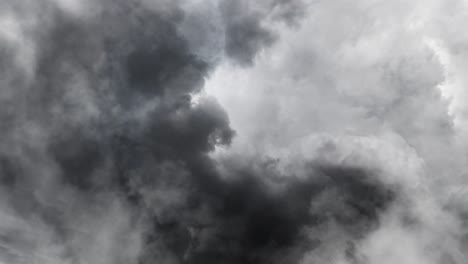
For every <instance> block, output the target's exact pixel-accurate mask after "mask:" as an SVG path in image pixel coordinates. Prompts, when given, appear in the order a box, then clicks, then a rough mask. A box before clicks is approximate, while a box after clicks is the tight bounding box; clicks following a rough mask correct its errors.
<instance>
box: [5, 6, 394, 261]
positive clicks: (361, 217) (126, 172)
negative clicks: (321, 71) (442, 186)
mask: <svg viewBox="0 0 468 264" xmlns="http://www.w3.org/2000/svg"><path fill="white" fill-rule="evenodd" d="M242 3H243V2H242V1H239V2H228V1H223V2H222V3H221V4H220V6H219V7H220V14H221V15H222V16H223V22H224V24H223V26H224V27H225V31H224V32H225V39H226V43H225V53H226V54H227V55H228V56H229V57H230V58H231V59H234V60H236V61H238V62H239V63H241V64H243V65H247V64H250V63H252V61H253V58H254V57H255V55H256V54H257V53H258V52H259V51H260V50H261V49H262V48H263V47H266V46H268V45H270V44H272V42H273V41H274V40H275V36H274V34H273V33H272V32H271V31H269V30H268V29H267V28H266V27H264V26H263V25H262V20H263V19H267V16H268V15H269V14H272V12H273V11H275V12H277V11H278V9H284V12H279V14H276V13H275V16H274V17H275V19H279V18H280V19H284V20H287V21H292V20H293V17H296V16H299V15H298V14H296V11H294V10H296V9H294V8H292V7H291V6H294V5H291V6H290V5H287V4H286V2H284V1H274V2H272V3H269V4H268V5H266V7H263V8H264V9H265V10H263V11H262V12H263V13H262V12H260V13H259V14H258V15H257V13H256V11H252V10H250V9H248V8H246V7H244V5H243V4H242ZM101 4H102V6H100V8H101V9H102V12H101V13H99V15H97V16H95V17H94V16H91V18H89V17H87V18H86V19H85V18H82V17H80V16H72V15H70V14H68V13H67V12H65V11H64V10H62V9H60V8H57V7H56V6H55V5H54V4H52V2H50V3H49V4H44V6H41V8H40V9H39V10H38V11H37V12H38V20H39V21H41V22H43V24H42V25H37V28H36V30H35V32H34V33H35V35H34V38H35V42H34V44H35V45H36V53H37V57H36V66H35V67H34V69H35V71H34V73H33V74H32V77H31V78H32V81H31V82H30V83H28V84H24V87H22V89H18V88H17V87H13V86H11V87H6V88H5V89H6V90H8V91H10V92H11V93H13V94H14V93H18V96H17V97H11V98H12V99H10V103H12V104H17V105H18V106H17V109H14V110H13V111H12V112H11V113H9V114H8V115H5V116H8V118H6V117H5V120H2V121H7V119H8V120H16V122H11V121H10V123H12V125H14V126H16V127H14V128H12V129H11V131H12V132H9V133H7V132H5V133H4V134H3V135H2V137H1V144H2V146H5V148H6V146H10V147H11V146H13V147H12V150H11V151H12V152H11V153H9V152H8V149H5V150H4V151H2V156H1V158H0V173H1V175H0V176H1V177H0V181H1V184H2V191H3V192H4V195H5V196H6V197H8V198H9V200H7V201H8V203H7V205H8V207H9V208H10V207H11V210H12V211H13V212H15V213H14V215H15V217H18V218H20V219H23V218H24V219H27V220H25V221H26V222H27V223H35V222H28V221H33V220H30V219H35V220H34V221H37V222H39V223H40V228H38V229H40V230H41V232H44V233H47V234H48V236H47V238H43V237H40V238H42V239H43V240H47V241H48V242H38V241H37V240H36V239H32V238H31V237H30V236H29V235H26V236H25V238H24V240H25V241H28V240H31V241H30V242H29V243H32V245H33V246H31V247H32V248H30V247H29V246H28V245H17V242H15V241H11V240H10V239H12V237H13V236H16V235H15V234H14V233H13V234H10V233H3V232H4V231H5V230H6V229H12V230H15V231H17V232H22V231H24V230H21V229H24V226H23V227H21V226H20V227H18V226H15V227H8V226H6V227H4V226H0V228H1V229H0V234H1V235H2V240H1V244H10V246H11V247H18V248H19V251H20V252H22V254H29V253H30V252H36V251H39V249H41V247H40V246H36V244H38V245H44V247H48V246H50V245H49V244H52V245H56V244H60V245H62V247H63V248H61V250H59V251H60V253H59V254H56V255H55V257H57V258H59V259H60V260H61V261H62V260H63V261H65V260H66V261H69V262H70V263H85V262H88V261H89V260H96V259H99V257H101V258H102V259H103V260H100V261H101V262H100V263H128V261H132V263H154V262H161V263H194V264H195V263H294V262H297V261H299V259H300V258H301V257H302V255H303V254H305V253H306V252H309V251H313V250H314V249H315V248H318V247H321V246H322V245H323V244H324V243H325V242H324V241H322V239H323V238H322V235H319V233H321V232H322V233H323V232H325V233H326V230H327V223H331V222H333V223H336V224H337V225H339V226H341V228H342V229H343V234H344V235H345V236H346V237H347V238H348V239H349V240H350V243H351V244H352V243H353V242H354V241H356V240H358V239H360V238H361V237H362V236H363V235H364V234H367V233H368V232H370V231H371V230H373V229H374V228H375V227H376V226H378V224H379V213H380V212H381V211H384V210H386V209H387V208H388V206H389V205H390V204H391V203H392V202H393V201H394V199H395V197H396V195H397V193H396V192H395V190H394V189H393V188H390V187H388V186H387V185H384V184H383V183H382V182H378V181H377V180H376V179H377V178H378V177H375V176H374V175H373V174H374V173H375V172H373V171H368V170H366V169H365V168H354V167H346V166H341V165H339V164H338V165H320V164H319V165H320V166H318V165H317V164H314V165H311V166H309V167H307V171H308V175H307V177H305V178H304V177H299V176H298V175H295V174H291V175H282V174H281V173H279V172H278V170H277V169H276V167H275V165H274V164H273V165H272V166H271V168H270V167H269V168H263V167H262V166H260V167H261V169H260V170H256V169H255V168H253V167H250V166H245V167H243V166H235V165H233V164H236V162H232V164H228V165H226V164H224V165H226V166H227V168H229V173H226V172H222V171H220V170H219V166H218V165H220V164H219V163H218V161H215V160H214V159H213V158H212V157H211V156H210V153H212V152H213V151H214V150H215V149H216V147H223V146H228V145H229V144H230V143H231V141H232V139H233V137H234V135H235V132H234V131H233V130H232V129H231V127H230V125H229V119H228V116H227V114H226V113H225V112H224V110H223V108H222V107H221V106H220V105H219V104H218V103H217V102H216V101H215V100H214V99H212V98H201V99H199V100H194V98H193V94H194V93H196V92H198V91H200V89H201V87H202V86H203V82H204V78H206V77H207V76H208V75H209V74H210V71H211V70H212V69H213V68H214V67H215V66H216V65H215V64H214V63H213V62H208V61H205V60H204V59H203V58H201V57H200V56H198V55H197V54H195V53H194V52H193V50H192V49H191V47H190V46H189V41H188V40H187V39H186V38H185V36H184V35H183V34H182V33H181V32H180V30H179V29H178V26H179V25H180V23H182V21H183V18H184V15H185V14H184V10H183V9H182V8H181V7H180V8H179V7H175V8H173V9H165V8H160V9H158V8H155V9H154V8H149V7H148V6H146V5H145V3H144V2H141V3H140V2H136V1H128V2H126V1H116V2H115V3H113V4H110V3H107V2H102V3H101ZM44 16H46V17H47V18H43V17H44ZM42 20H43V21H42ZM11 63H13V62H11ZM5 74H15V73H10V72H6V73H5ZM17 74H19V75H20V74H21V73H17ZM23 92H24V93H23ZM2 112H3V111H2ZM2 119H3V115H2ZM30 129H32V130H30ZM18 138H19V139H18ZM13 151H16V152H18V153H20V154H22V155H19V154H13ZM25 153H27V154H25ZM17 156H20V158H19V157H17ZM252 162H253V163H261V162H260V161H259V160H258V161H257V160H253V161H252ZM225 174H229V175H225ZM114 200H118V201H119V204H121V205H120V206H121V207H122V208H124V209H122V208H121V207H118V206H115V205H114V202H113V201H114ZM70 204H71V205H70ZM69 207H70V208H72V209H73V210H72V211H69V210H68V209H70V208H69ZM81 217H82V218H81ZM78 218H80V219H79V220H78ZM94 221H96V222H94ZM101 221H102V222H104V224H102V225H101V224H100V223H101ZM18 229H19V231H18ZM97 229H103V230H105V231H102V232H106V233H100V235H102V236H104V237H105V239H107V240H106V241H110V242H108V244H106V243H104V242H102V243H101V244H98V246H97V247H98V250H102V252H101V251H99V254H98V257H95V255H94V254H95V253H93V252H94V251H93V249H88V247H89V245H87V243H86V242H88V243H91V242H90V241H93V240H95V239H98V235H97V234H93V230H94V232H100V231H99V230H97ZM128 229H131V230H138V232H141V233H139V235H140V236H141V239H142V242H141V247H139V248H138V250H135V251H137V252H138V253H135V255H132V254H129V253H128V254H127V253H126V251H125V249H127V248H129V247H130V245H131V244H132V241H133V240H131V235H132V234H133V233H132V232H131V231H129V230H128ZM306 229H313V230H321V231H320V232H317V234H318V235H317V236H316V237H310V235H309V234H308V233H307V232H306ZM90 230H91V231H90ZM24 232H26V231H24ZM41 234H42V233H41ZM32 237H37V236H35V235H32ZM90 237H91V238H90ZM38 239H39V238H38ZM99 239H101V237H99ZM39 240H40V239H39ZM82 240H83V241H85V242H84V243H81V242H79V241H82ZM77 241H78V242H77ZM99 241H101V240H99ZM18 243H19V242H18ZM21 243H22V242H21ZM21 243H20V244H21ZM25 243H26V242H25ZM47 243H49V244H47ZM46 244H47V245H46ZM103 244H105V245H103ZM0 254H1V253H0ZM106 254H107V255H106ZM350 254H351V255H352V253H350ZM104 256H105V257H104ZM132 257H133V258H132ZM7 258H8V259H9V260H10V259H14V257H12V258H9V257H7ZM11 261H13V262H15V263H16V262H19V261H17V260H11Z"/></svg>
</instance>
